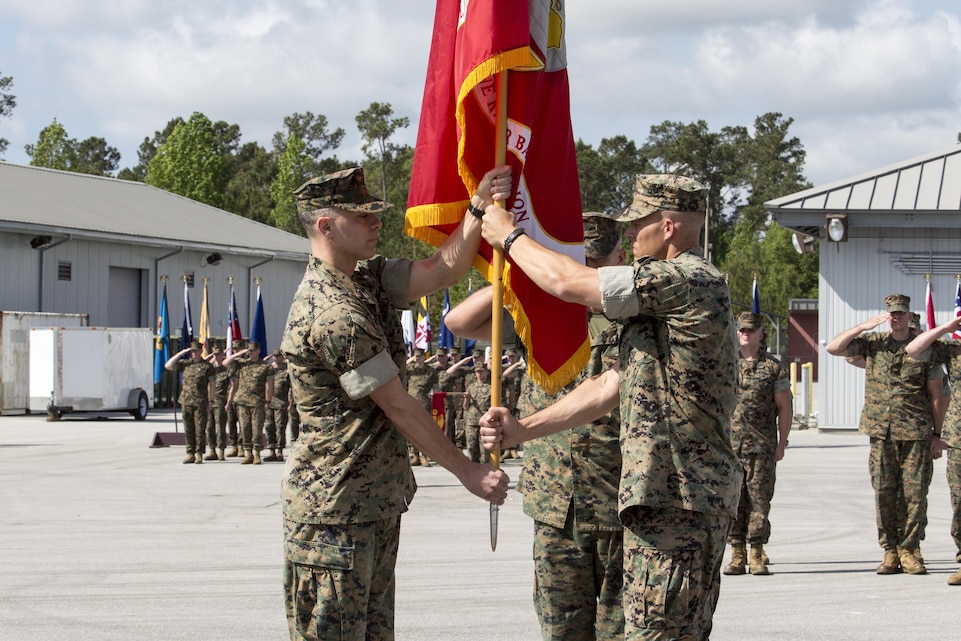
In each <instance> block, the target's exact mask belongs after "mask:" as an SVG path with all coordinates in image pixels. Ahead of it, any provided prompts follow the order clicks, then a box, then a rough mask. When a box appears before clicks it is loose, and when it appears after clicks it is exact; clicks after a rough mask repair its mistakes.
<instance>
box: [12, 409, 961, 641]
mask: <svg viewBox="0 0 961 641" xmlns="http://www.w3.org/2000/svg"><path fill="white" fill-rule="evenodd" d="M173 431H175V426H174V421H173V414H172V413H170V412H166V413H164V412H159V411H153V412H151V414H150V415H149V416H148V418H147V420H146V421H143V422H139V421H134V420H133V419H131V418H130V417H125V416H123V415H116V416H115V417H110V418H106V419H91V418H82V417H77V416H68V417H66V418H64V420H62V421H60V422H56V423H51V422H47V421H46V420H45V416H19V417H18V416H6V417H0V639H4V640H11V641H47V640H51V641H52V640H54V639H57V640H59V639H72V640H74V641H85V640H90V641H113V640H118V641H119V640H121V639H122V640H124V641H129V640H130V639H136V640H137V641H173V640H178V639H205V640H220V639H223V640H228V639H229V640H231V641H246V640H250V641H264V640H268V639H275V640H280V639H285V638H287V628H286V621H285V619H284V611H283V595H282V580H281V572H282V569H281V566H282V546H281V537H282V533H281V510H280V501H279V487H280V479H281V476H282V474H283V467H284V465H283V464H281V463H265V464H263V465H258V466H253V465H245V466H241V465H240V459H228V460H227V461H225V462H206V463H204V464H203V465H183V464H181V460H182V459H183V457H184V450H183V448H182V447H166V448H150V447H149V445H150V444H151V443H152V442H153V441H154V435H155V433H157V432H173ZM790 442H791V444H790V446H789V447H788V450H787V454H786V456H785V459H784V461H783V462H782V463H781V464H780V465H779V466H778V485H777V493H776V495H775V497H774V507H773V509H772V514H771V520H772V524H773V534H772V537H771V543H770V544H769V545H768V546H767V548H766V549H767V551H768V554H769V556H770V557H771V561H772V565H771V566H770V569H771V571H772V575H771V576H758V577H754V576H750V575H747V576H738V577H723V580H722V586H721V598H720V602H719V604H718V608H717V612H716V614H715V618H714V634H713V635H712V637H711V638H712V639H715V640H716V641H733V640H735V639H737V640H739V641H751V640H759V641H760V640H765V641H767V640H770V639H776V638H789V639H803V640H849V639H851V640H854V639H871V640H873V641H884V640H892V641H894V640H898V641H900V640H902V639H907V638H912V637H920V638H924V639H928V640H932V641H938V640H949V639H950V640H951V641H955V640H956V639H958V638H959V635H961V633H959V632H958V630H957V626H956V624H955V623H954V613H955V612H956V611H957V603H958V601H959V600H961V587H951V586H948V585H947V583H946V581H947V578H948V577H949V576H950V575H951V574H952V573H953V572H954V571H955V570H956V569H957V568H958V564H957V563H956V562H955V560H954V555H955V549H954V544H953V542H952V540H951V537H950V534H949V527H950V519H951V509H950V502H949V498H948V489H947V484H946V482H945V479H944V460H943V459H942V460H940V461H937V462H936V463H935V475H934V481H933V483H932V486H931V491H930V494H929V510H928V519H929V524H928V529H927V540H926V541H925V542H924V544H923V546H922V552H923V554H924V558H925V560H926V562H927V566H928V574H927V575H925V576H908V575H893V576H879V575H877V574H876V573H875V568H876V566H877V565H878V563H879V562H880V560H881V551H880V549H879V548H878V545H877V530H876V527H875V523H874V498H873V492H872V490H871V485H870V478H869V476H868V472H867V460H868V444H867V439H866V437H863V436H860V435H858V434H856V433H853V432H834V433H819V432H818V431H816V430H804V431H799V432H794V433H792V434H791V437H790ZM504 468H505V470H507V472H508V474H510V476H511V478H512V479H514V480H516V477H517V473H518V472H519V470H520V462H519V461H515V460H508V461H505V462H504ZM415 473H416V476H417V481H418V484H419V486H420V489H419V491H418V492H417V496H416V498H415V500H414V502H413V504H412V506H411V509H410V511H409V512H408V513H407V514H405V515H404V517H403V521H402V523H403V525H402V535H401V546H400V555H399V561H398V567H397V621H396V636H397V639H398V640H399V641H403V640H410V641H433V640H438V641H440V640H443V641H471V640H477V641H481V640H484V641H497V640H511V641H537V640H538V639H540V634H539V629H538V626H537V620H536V617H535V615H534V610H533V606H532V603H531V589H532V562H531V560H530V556H531V532H532V526H531V522H530V520H529V519H528V518H527V517H526V516H524V514H523V512H522V506H521V499H520V496H519V495H518V494H517V493H516V492H512V493H511V497H510V498H509V500H508V502H507V504H506V505H504V506H502V507H501V509H500V519H499V520H500V528H499V538H498V546H497V551H496V552H492V551H491V549H490V538H489V530H488V522H489V514H488V507H487V505H486V504H484V503H482V502H481V501H480V500H479V499H476V498H475V497H473V496H472V495H470V494H469V493H467V492H466V490H463V489H462V488H461V487H460V486H459V485H458V484H457V482H456V480H455V479H454V477H453V475H451V474H450V473H448V472H447V471H446V470H444V469H442V468H439V467H437V466H436V465H432V466H431V467H429V468H415ZM725 562H726V560H725Z"/></svg>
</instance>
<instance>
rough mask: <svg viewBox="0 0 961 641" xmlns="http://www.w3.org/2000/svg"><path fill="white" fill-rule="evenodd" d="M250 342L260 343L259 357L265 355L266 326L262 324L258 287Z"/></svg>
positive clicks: (262, 307)
mask: <svg viewBox="0 0 961 641" xmlns="http://www.w3.org/2000/svg"><path fill="white" fill-rule="evenodd" d="M250 340H252V341H256V342H258V343H260V355H261V356H264V355H266V354H267V326H266V325H265V324H264V301H263V300H262V299H261V298H260V285H257V309H255V310H254V322H253V324H252V325H251V326H250Z"/></svg>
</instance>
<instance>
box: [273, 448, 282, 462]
mask: <svg viewBox="0 0 961 641" xmlns="http://www.w3.org/2000/svg"><path fill="white" fill-rule="evenodd" d="M274 456H276V457H277V461H278V462H280V463H283V462H284V449H283V448H280V449H279V450H274Z"/></svg>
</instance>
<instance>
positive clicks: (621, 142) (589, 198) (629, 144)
mask: <svg viewBox="0 0 961 641" xmlns="http://www.w3.org/2000/svg"><path fill="white" fill-rule="evenodd" d="M575 150H576V153H577V171H578V178H579V181H580V185H581V208H582V209H583V211H615V210H618V209H622V208H623V207H625V206H627V204H628V203H630V202H631V200H632V198H633V197H634V184H635V178H636V176H637V174H642V173H649V172H651V171H653V167H652V166H651V164H650V163H649V162H648V161H647V159H646V158H645V157H644V156H643V154H642V153H641V151H640V150H639V149H638V148H637V145H636V144H635V143H634V141H633V140H629V139H628V138H627V136H623V135H620V136H614V137H613V138H604V139H602V140H601V144H600V145H598V147H597V149H596V150H595V149H594V148H593V147H591V146H590V145H588V144H586V143H584V141H582V140H578V141H577V143H576V144H575Z"/></svg>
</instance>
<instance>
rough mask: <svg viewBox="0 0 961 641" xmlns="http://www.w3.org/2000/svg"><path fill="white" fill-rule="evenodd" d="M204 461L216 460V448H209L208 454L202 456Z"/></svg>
mask: <svg viewBox="0 0 961 641" xmlns="http://www.w3.org/2000/svg"><path fill="white" fill-rule="evenodd" d="M204 460H205V461H216V460H217V450H215V449H214V448H210V454H208V455H207V456H205V457H204Z"/></svg>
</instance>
